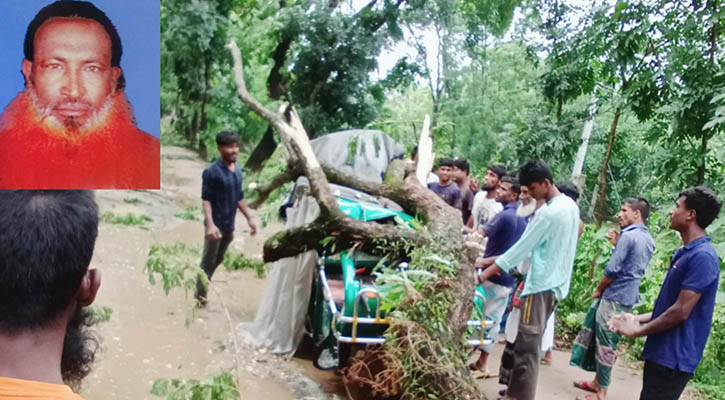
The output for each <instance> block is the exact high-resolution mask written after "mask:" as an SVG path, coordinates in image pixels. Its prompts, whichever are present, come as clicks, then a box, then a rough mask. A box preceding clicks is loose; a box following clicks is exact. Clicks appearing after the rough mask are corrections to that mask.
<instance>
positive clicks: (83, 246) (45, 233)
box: [0, 190, 98, 334]
mask: <svg viewBox="0 0 725 400" xmlns="http://www.w3.org/2000/svg"><path fill="white" fill-rule="evenodd" d="M0 204H1V205H2V206H0V332H3V333H8V334H16V333H20V332H23V331H29V330H35V329H39V328H43V327H45V326H47V324H49V323H53V322H54V321H55V320H56V319H57V318H58V317H59V316H60V314H61V313H62V312H64V311H65V310H66V309H67V308H68V306H69V305H70V304H71V302H72V300H73V297H74V295H75V294H76V292H77V291H78V288H79V287H80V285H81V280H82V279H83V276H84V275H85V274H86V272H87V271H88V266H89V264H90V262H91V256H92V255H93V247H94V245H95V242H96V235H97V233H98V206H97V205H96V202H95V200H94V197H93V192H90V191H78V190H47V191H42V190H8V191H0Z"/></svg>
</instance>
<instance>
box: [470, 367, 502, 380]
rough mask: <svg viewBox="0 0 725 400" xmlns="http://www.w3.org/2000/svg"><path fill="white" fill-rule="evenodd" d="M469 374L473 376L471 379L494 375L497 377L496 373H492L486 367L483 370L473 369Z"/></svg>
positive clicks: (492, 376)
mask: <svg viewBox="0 0 725 400" xmlns="http://www.w3.org/2000/svg"><path fill="white" fill-rule="evenodd" d="M471 376H473V379H488V378H496V377H498V374H496V373H493V372H491V371H489V370H488V369H486V370H485V371H480V370H479V371H475V372H474V373H473V374H471Z"/></svg>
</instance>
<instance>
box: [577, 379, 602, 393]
mask: <svg viewBox="0 0 725 400" xmlns="http://www.w3.org/2000/svg"><path fill="white" fill-rule="evenodd" d="M574 387H575V388H579V389H581V390H586V391H587V392H592V393H596V392H597V388H595V387H594V386H592V385H591V384H590V383H589V381H574Z"/></svg>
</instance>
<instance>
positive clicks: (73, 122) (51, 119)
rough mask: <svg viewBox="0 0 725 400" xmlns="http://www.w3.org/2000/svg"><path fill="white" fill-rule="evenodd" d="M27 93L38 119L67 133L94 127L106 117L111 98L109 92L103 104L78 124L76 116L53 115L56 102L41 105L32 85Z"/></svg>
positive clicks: (85, 130) (79, 131) (80, 131)
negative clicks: (60, 116)
mask: <svg viewBox="0 0 725 400" xmlns="http://www.w3.org/2000/svg"><path fill="white" fill-rule="evenodd" d="M28 93H29V94H30V98H31V100H32V101H33V107H35V109H36V110H37V111H38V114H40V121H41V122H42V123H43V124H45V125H46V126H48V127H50V128H55V129H62V130H63V131H65V133H67V134H72V135H75V134H79V133H81V134H82V133H85V132H87V131H89V130H91V129H92V128H95V127H96V126H97V125H98V123H99V122H102V121H104V120H105V119H106V117H107V116H108V113H109V111H110V110H111V104H112V99H111V95H110V94H109V95H108V96H107V97H106V99H105V100H104V101H103V105H101V107H99V108H98V109H95V110H93V111H92V112H91V115H90V116H89V117H88V119H86V121H85V122H83V123H82V124H79V123H78V119H77V118H73V117H69V118H64V119H60V118H58V117H56V116H55V115H53V109H54V108H55V107H56V106H57V105H58V102H55V103H50V104H47V105H45V106H44V105H42V104H41V103H40V100H39V99H38V94H37V93H36V91H35V88H34V87H32V86H31V87H30V88H28Z"/></svg>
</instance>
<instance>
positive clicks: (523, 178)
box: [519, 160, 554, 187]
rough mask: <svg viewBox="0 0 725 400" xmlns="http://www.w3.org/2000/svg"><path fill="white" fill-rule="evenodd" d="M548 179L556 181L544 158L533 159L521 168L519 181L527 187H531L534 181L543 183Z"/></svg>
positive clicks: (552, 181)
mask: <svg viewBox="0 0 725 400" xmlns="http://www.w3.org/2000/svg"><path fill="white" fill-rule="evenodd" d="M547 179H548V180H549V182H551V183H554V176H553V175H552V173H551V169H550V168H549V165H548V164H546V161H544V160H531V161H529V162H527V163H526V164H524V166H523V167H521V169H520V170H519V182H521V184H522V185H523V186H526V187H530V186H531V184H532V183H542V182H544V181H545V180H547Z"/></svg>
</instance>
